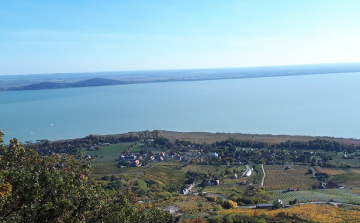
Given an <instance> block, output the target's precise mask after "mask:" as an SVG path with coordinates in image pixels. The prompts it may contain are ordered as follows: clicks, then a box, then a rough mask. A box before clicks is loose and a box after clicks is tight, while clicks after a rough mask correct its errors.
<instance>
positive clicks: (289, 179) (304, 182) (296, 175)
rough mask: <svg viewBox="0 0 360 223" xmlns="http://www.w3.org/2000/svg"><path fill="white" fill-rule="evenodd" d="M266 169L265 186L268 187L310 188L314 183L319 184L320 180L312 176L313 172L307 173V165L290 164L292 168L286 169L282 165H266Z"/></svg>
mask: <svg viewBox="0 0 360 223" xmlns="http://www.w3.org/2000/svg"><path fill="white" fill-rule="evenodd" d="M264 169H265V174H266V176H265V181H264V186H265V187H266V188H267V189H287V188H292V187H294V188H303V189H309V188H311V186H312V185H315V184H316V185H317V184H318V181H317V180H315V179H313V178H312V174H306V173H307V172H308V167H306V166H290V169H285V166H280V165H264Z"/></svg>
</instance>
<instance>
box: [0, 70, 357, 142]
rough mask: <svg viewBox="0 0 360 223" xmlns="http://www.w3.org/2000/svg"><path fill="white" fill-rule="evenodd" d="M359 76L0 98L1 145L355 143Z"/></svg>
mask: <svg viewBox="0 0 360 223" xmlns="http://www.w3.org/2000/svg"><path fill="white" fill-rule="evenodd" d="M359 100H360V73H343V74H322V75H304V76H289V77H266V78H247V79H232V80H212V81H193V82H167V83H151V84H133V85H118V86H106V87H89V88H72V89H58V90H39V91H18V92H16V91H14V92H0V129H1V130H2V131H3V132H4V133H5V140H6V141H8V140H9V139H10V138H13V137H17V138H19V139H20V140H21V141H23V142H24V141H28V140H32V141H35V140H37V139H50V140H56V139H66V138H76V137H84V136H87V135H89V134H114V133H124V132H129V131H142V130H154V129H160V130H172V131H204V132H239V133H254V134H258V133H259V134H260V133H263V134H289V135H310V136H335V137H347V138H360V102H359Z"/></svg>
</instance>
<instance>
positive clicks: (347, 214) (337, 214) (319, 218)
mask: <svg viewBox="0 0 360 223" xmlns="http://www.w3.org/2000/svg"><path fill="white" fill-rule="evenodd" d="M279 213H284V214H289V215H290V216H291V215H294V214H295V215H297V216H298V217H300V218H302V219H309V220H312V221H316V222H324V223H329V222H360V211H357V210H346V209H342V208H338V207H335V206H332V205H327V204H302V205H296V206H292V207H290V208H286V209H276V210H264V209H255V210H254V209H245V208H237V209H229V210H223V211H221V212H219V214H220V215H224V216H226V215H229V214H246V215H250V216H254V215H267V216H275V215H277V214H279Z"/></svg>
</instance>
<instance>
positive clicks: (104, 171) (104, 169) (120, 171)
mask: <svg viewBox="0 0 360 223" xmlns="http://www.w3.org/2000/svg"><path fill="white" fill-rule="evenodd" d="M91 166H92V168H93V176H94V177H102V176H104V175H108V176H110V175H116V176H119V175H129V174H132V175H134V176H140V175H143V174H144V173H143V171H144V170H147V169H148V168H150V167H151V166H142V167H131V168H118V167H117V162H109V163H100V162H98V163H96V162H95V163H92V165H91Z"/></svg>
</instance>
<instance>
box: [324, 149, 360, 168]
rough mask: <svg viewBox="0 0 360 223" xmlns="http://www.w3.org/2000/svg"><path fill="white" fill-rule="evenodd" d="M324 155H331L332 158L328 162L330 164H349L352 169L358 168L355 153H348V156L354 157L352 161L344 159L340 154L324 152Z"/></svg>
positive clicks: (359, 163)
mask: <svg viewBox="0 0 360 223" xmlns="http://www.w3.org/2000/svg"><path fill="white" fill-rule="evenodd" d="M324 153H325V154H328V155H331V156H332V160H330V161H329V163H330V164H333V165H336V166H339V165H340V164H350V165H351V166H352V167H360V160H359V158H360V157H359V156H355V155H356V154H355V153H350V154H348V156H354V159H344V158H342V157H343V153H342V152H338V153H336V152H333V151H332V152H328V151H325V152H324Z"/></svg>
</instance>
